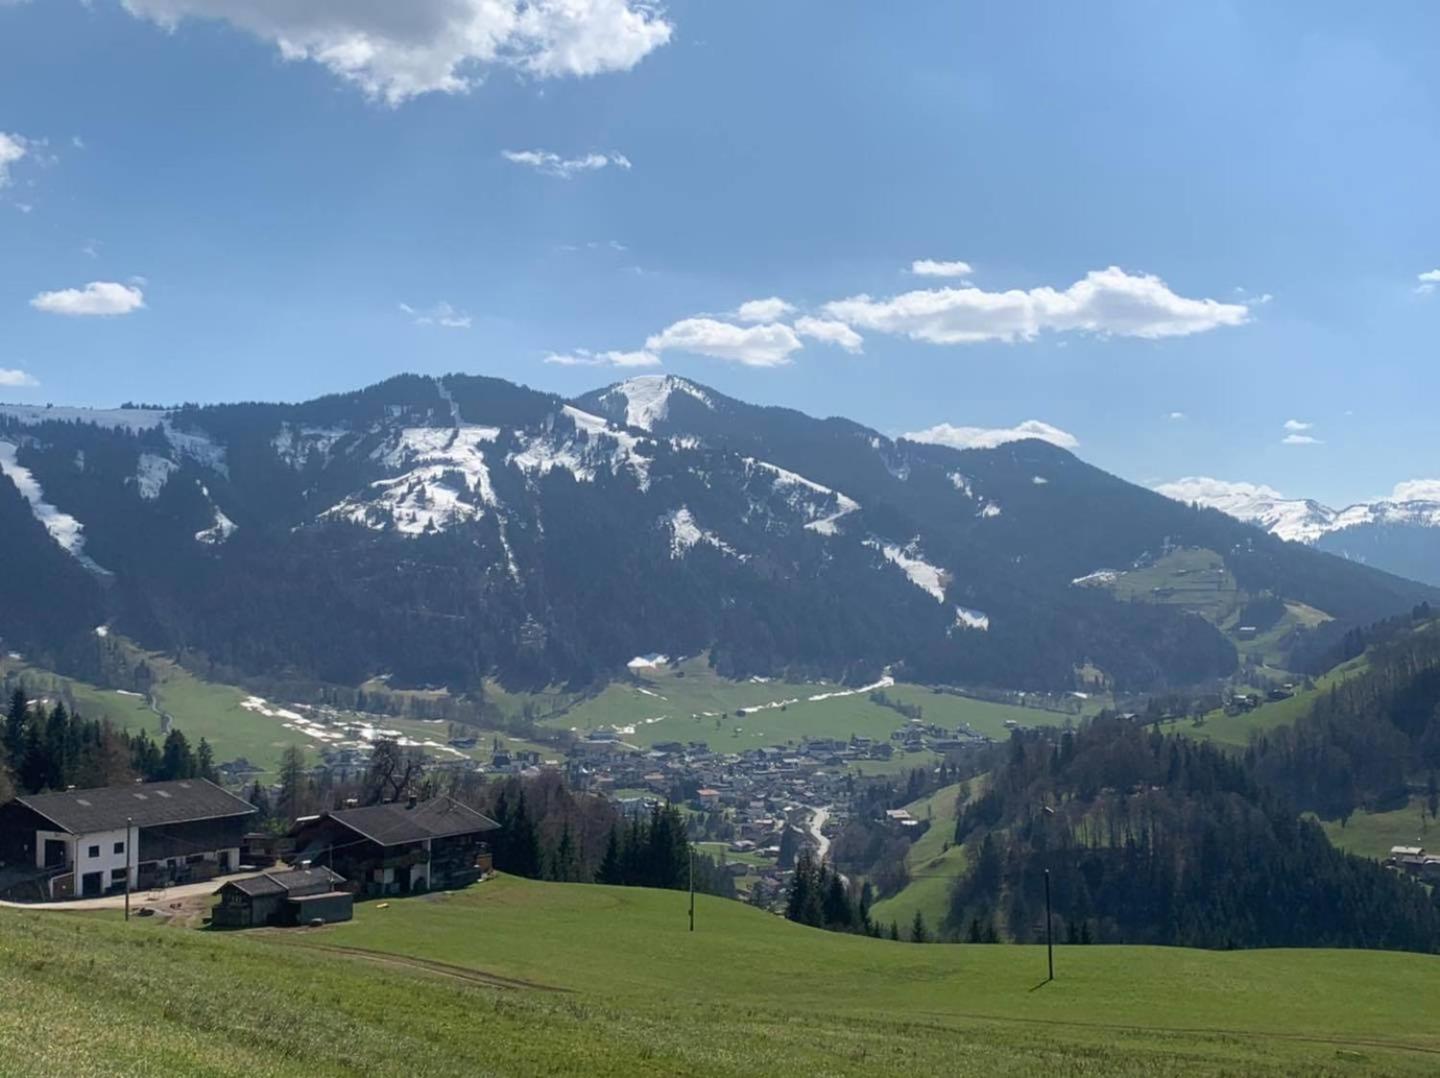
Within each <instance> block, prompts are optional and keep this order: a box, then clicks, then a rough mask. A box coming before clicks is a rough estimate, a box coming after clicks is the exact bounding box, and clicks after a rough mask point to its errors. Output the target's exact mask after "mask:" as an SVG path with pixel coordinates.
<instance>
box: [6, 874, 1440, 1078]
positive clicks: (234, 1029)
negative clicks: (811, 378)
mask: <svg viewBox="0 0 1440 1078" xmlns="http://www.w3.org/2000/svg"><path fill="white" fill-rule="evenodd" d="M697 912H698V915H697V930H696V931H695V932H694V933H693V934H691V933H690V932H688V931H687V930H686V896H685V895H684V894H682V893H678V892H673V893H672V892H655V891H644V890H638V889H621V888H609V887H598V886H580V885H573V884H572V885H563V884H542V883H531V882H528V881H520V880H513V879H506V878H503V877H502V878H499V879H496V880H493V881H490V882H488V883H484V884H480V885H477V886H476V887H474V888H471V889H470V890H468V891H465V892H458V893H455V894H437V895H432V896H427V897H423V898H412V899H408V900H403V901H392V902H390V903H389V904H388V906H387V907H386V908H381V906H380V905H379V904H373V903H366V904H361V905H360V906H359V907H358V908H357V911H356V919H355V920H354V921H353V922H351V923H348V924H342V925H337V926H334V927H330V928H324V929H318V930H310V929H306V930H290V931H283V930H267V931H260V932H252V933H243V934H242V933H234V934H222V933H210V932H192V931H184V930H178V929H167V928H165V927H163V926H161V925H159V924H157V923H156V922H155V921H153V920H147V921H145V922H136V921H132V922H130V923H129V924H128V925H127V924H125V923H123V922H121V921H119V920H118V917H117V916H116V915H115V914H113V913H101V914H95V913H88V914H87V913H77V914H58V915H57V914H54V913H27V912H16V911H11V910H0V990H3V992H4V998H5V999H6V1001H7V1005H6V1006H5V1007H4V1008H0V1045H3V1048H4V1052H5V1056H4V1058H5V1064H4V1069H5V1072H6V1073H7V1074H17V1075H30V1074H34V1075H41V1074H53V1073H60V1072H61V1071H64V1072H66V1073H69V1074H81V1075H88V1074H100V1073H104V1074H125V1075H132V1074H133V1075H150V1074H155V1075H160V1074H214V1075H228V1074H235V1075H241V1074H243V1075H246V1076H253V1075H257V1074H260V1075H290V1074H297V1075H298V1074H306V1075H328V1074H344V1073H354V1072H356V1071H363V1072H364V1073H368V1074H396V1075H401V1074H403V1075H413V1074H426V1075H450V1074H455V1075H462V1074H463V1075H475V1074H503V1075H515V1074H542V1073H548V1074H557V1073H586V1074H592V1075H649V1074H656V1075H660V1074H678V1073H685V1074H695V1075H749V1074H756V1073H775V1072H783V1073H791V1074H866V1075H874V1074H890V1073H909V1074H917V1075H918V1074H932V1073H946V1074H959V1075H1028V1074H1035V1073H1051V1074H1060V1075H1134V1076H1140V1075H1153V1074H1195V1075H1216V1076H1218V1075H1226V1074H1229V1075H1233V1074H1246V1075H1252V1074H1259V1075H1290V1074H1306V1075H1330V1074H1334V1075H1342V1074H1343V1075H1355V1074H1366V1075H1378V1074H1387V1075H1388V1074H1394V1075H1422V1074H1433V1073H1435V1070H1436V1067H1437V1064H1440V1028H1437V1027H1436V1024H1435V1015H1436V1014H1437V1013H1440V987H1437V985H1440V976H1437V975H1440V959H1436V958H1433V957H1426V956H1418V955H1403V954H1376V953H1367V952H1339V951H1252V952H1232V953H1213V952H1201V951H1185V950H1166V949H1157V948H1123V947H1074V948H1062V949H1060V950H1059V951H1058V952H1057V973H1058V974H1059V979H1058V980H1056V981H1054V982H1052V983H1048V984H1044V983H1042V981H1043V972H1044V951H1043V950H1042V949H1039V948H1029V947H1018V946H1011V945H993V946H976V945H948V946H944V945H931V946H919V945H914V944H904V943H890V942H886V941H877V940H870V939H865V938H860V937H849V936H839V935H833V934H827V933H823V932H819V931H816V930H812V929H806V928H801V927H798V926H795V925H792V924H790V923H788V922H785V921H782V920H780V919H778V918H775V917H772V916H769V915H766V914H763V913H760V912H758V911H756V910H753V909H749V908H747V907H745V906H742V905H740V904H738V903H732V902H725V901H723V900H718V899H708V898H704V897H702V898H701V899H700V901H699V906H698V911H697Z"/></svg>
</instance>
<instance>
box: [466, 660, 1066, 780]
mask: <svg viewBox="0 0 1440 1078" xmlns="http://www.w3.org/2000/svg"><path fill="white" fill-rule="evenodd" d="M636 673H637V677H636V678H635V679H634V680H632V681H617V682H613V683H612V684H610V685H608V686H607V687H606V688H605V689H604V690H602V691H601V692H599V693H598V694H596V695H594V696H590V697H573V696H572V697H567V696H564V695H563V694H549V695H546V694H538V695H536V696H533V697H528V698H527V697H518V696H507V695H505V694H503V693H502V694H494V693H492V694H491V699H492V701H493V702H496V703H497V704H498V705H499V706H501V707H504V708H507V709H518V707H519V706H523V702H524V701H525V700H527V699H528V700H530V701H531V702H532V704H533V705H534V707H535V710H536V711H537V712H538V713H539V715H540V716H541V720H540V721H541V723H542V725H543V726H545V727H548V728H551V729H556V730H569V731H572V732H574V733H575V734H577V735H579V736H582V737H583V736H584V735H585V734H587V733H589V732H590V731H592V730H600V729H612V728H613V729H616V730H618V731H619V732H620V736H621V738H622V740H624V741H625V742H627V743H628V744H632V745H637V746H639V747H642V748H648V747H649V746H651V745H654V744H656V743H657V742H663V741H705V742H708V743H709V745H710V747H711V748H713V749H716V750H719V751H730V752H738V751H741V750H744V749H750V748H759V747H762V746H769V745H785V744H788V743H792V742H799V741H800V740H802V739H804V738H807V737H834V738H840V739H842V740H843V739H848V738H849V737H850V735H852V734H855V735H857V736H860V737H869V738H873V739H875V740H879V741H887V740H889V737H890V734H891V733H892V732H894V731H895V730H898V729H900V728H901V727H903V726H904V725H905V724H906V722H907V719H906V717H905V716H904V715H902V714H900V713H899V712H897V711H895V710H894V709H892V708H888V707H884V706H882V705H879V704H876V703H874V702H873V701H871V699H870V695H869V693H868V692H858V693H857V692H855V691H854V690H853V689H848V688H846V687H845V686H843V685H833V684H827V683H824V682H810V683H796V682H787V681H778V680H774V681H755V680H752V681H731V680H728V679H726V678H722V677H720V676H718V675H717V674H716V673H715V672H714V671H713V670H711V669H710V668H709V666H708V665H707V664H706V662H705V660H704V659H703V657H696V658H692V659H688V660H685V661H684V662H682V663H679V664H676V665H675V666H659V667H654V668H647V669H644V670H640V671H637V672H636ZM884 691H885V694H886V695H887V696H888V697H889V698H890V699H891V700H894V701H897V702H900V703H903V704H906V705H918V706H919V707H920V708H921V709H922V713H923V718H924V719H925V721H926V722H930V723H936V724H938V725H940V726H944V727H947V728H952V729H953V728H954V727H956V726H958V725H959V724H961V723H966V724H968V725H969V726H970V727H971V728H972V729H974V730H975V731H976V732H977V733H980V734H984V735H986V736H988V737H994V738H999V739H1003V738H1005V737H1006V736H1008V728H1007V726H1006V725H1005V724H1006V722H1007V721H1009V722H1014V723H1017V724H1019V725H1022V726H1041V725H1046V726H1054V725H1061V724H1063V723H1065V722H1068V721H1075V720H1076V719H1078V717H1079V715H1080V714H1081V712H1082V710H1085V711H1092V710H1094V705H1090V704H1089V702H1088V701H1087V702H1086V705H1085V707H1084V708H1081V707H1080V706H1078V705H1077V711H1076V713H1075V714H1067V713H1065V712H1061V711H1051V710H1045V709H1043V708H1038V707H1020V706H1016V705H1014V704H997V703H990V702H988V701H984V700H975V699H971V698H969V697H964V696H958V695H954V694H950V693H942V692H935V691H933V690H931V689H927V688H924V687H922V686H918V685H903V684H902V685H892V686H889V687H887V688H885V690H884ZM814 697H824V699H818V700H817V699H813V698H814ZM934 759H935V757H934V756H933V755H931V754H929V753H926V754H924V756H923V757H920V758H915V759H910V760H908V762H907V761H903V760H902V761H898V762H897V761H891V764H889V765H887V764H881V763H880V762H878V761H873V762H866V763H864V764H860V765H857V766H859V767H861V768H863V770H864V771H865V773H866V774H882V773H886V772H889V771H894V770H905V769H907V768H908V767H915V766H924V765H926V764H929V763H931V762H933V760H934Z"/></svg>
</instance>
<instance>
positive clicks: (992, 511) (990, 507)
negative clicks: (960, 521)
mask: <svg viewBox="0 0 1440 1078" xmlns="http://www.w3.org/2000/svg"><path fill="white" fill-rule="evenodd" d="M978 515H979V516H980V517H981V518H982V519H985V520H989V519H990V518H991V517H998V516H999V515H1000V507H999V506H998V505H996V504H995V503H994V502H986V503H985V504H984V505H983V506H981V508H980V512H979V514H978Z"/></svg>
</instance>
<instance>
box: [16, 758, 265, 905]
mask: <svg viewBox="0 0 1440 1078" xmlns="http://www.w3.org/2000/svg"><path fill="white" fill-rule="evenodd" d="M254 812H255V807H254V806H253V805H251V804H250V803H249V802H248V801H244V800H242V799H241V798H238V797H236V796H235V795H234V794H229V793H226V792H225V791H224V790H222V789H221V788H220V787H219V786H216V785H215V784H214V783H212V782H207V781H205V780H204V779H179V780H176V781H173V782H151V783H144V784H138V783H137V784H132V785H129V786H105V787H100V788H98V789H93V790H66V791H64V792H63V793H49V794H34V795H31V796H28V797H17V798H16V799H15V800H13V801H11V802H9V803H8V804H6V805H3V806H0V864H3V866H4V868H5V869H6V876H7V883H6V890H7V891H8V892H10V893H14V894H16V895H17V896H24V897H27V898H35V899H54V898H73V897H76V896H91V895H101V894H104V893H105V892H107V891H114V890H123V889H124V887H125V880H126V875H127V870H128V875H129V879H130V886H131V888H132V889H145V888H152V887H158V886H164V885H166V884H170V883H191V882H197V881H203V880H209V879H213V878H214V877H215V876H217V875H219V874H221V873H225V872H233V871H235V870H236V869H237V868H239V866H240V846H241V843H242V841H243V836H244V834H245V832H246V830H247V826H246V825H247V824H248V822H249V819H250V817H251V816H252V815H253V814H254Z"/></svg>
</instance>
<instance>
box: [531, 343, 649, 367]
mask: <svg viewBox="0 0 1440 1078" xmlns="http://www.w3.org/2000/svg"><path fill="white" fill-rule="evenodd" d="M544 362H546V363H553V364H555V365H556V366H559V367H658V366H659V365H660V357H659V356H657V355H655V353H653V352H647V351H644V350H641V351H638V352H591V351H588V350H587V349H584V348H577V349H575V351H573V352H568V353H564V354H559V353H555V352H552V353H551V354H550V355H548V356H546V357H545V359H544Z"/></svg>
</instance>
